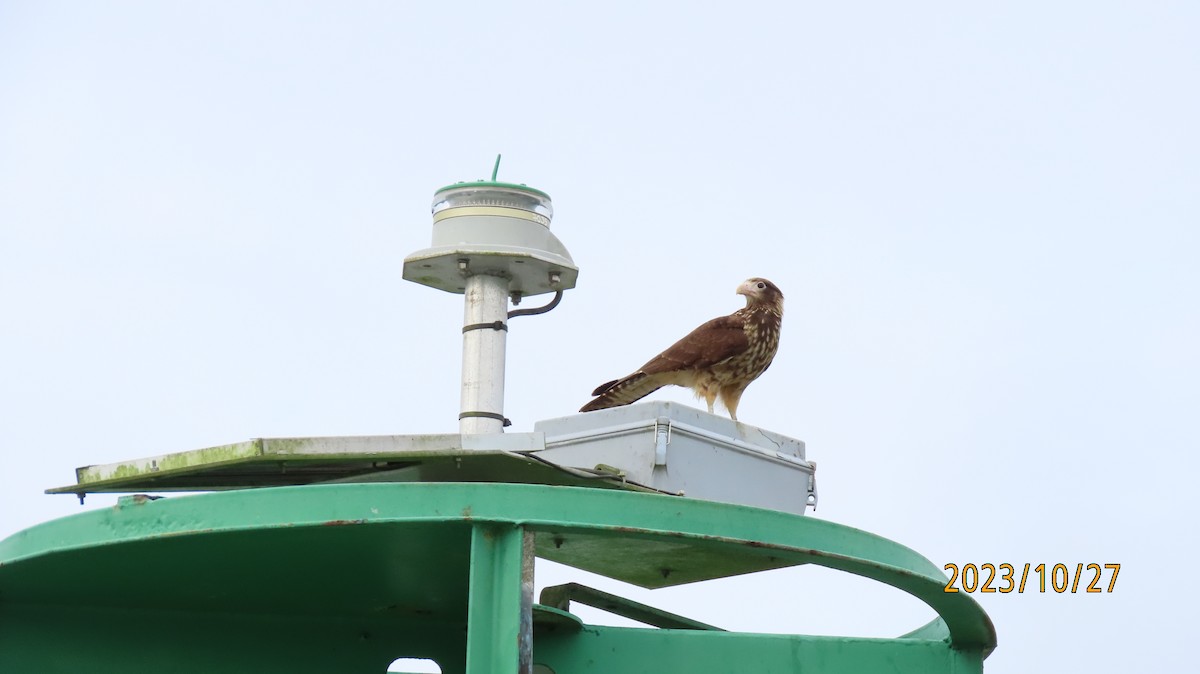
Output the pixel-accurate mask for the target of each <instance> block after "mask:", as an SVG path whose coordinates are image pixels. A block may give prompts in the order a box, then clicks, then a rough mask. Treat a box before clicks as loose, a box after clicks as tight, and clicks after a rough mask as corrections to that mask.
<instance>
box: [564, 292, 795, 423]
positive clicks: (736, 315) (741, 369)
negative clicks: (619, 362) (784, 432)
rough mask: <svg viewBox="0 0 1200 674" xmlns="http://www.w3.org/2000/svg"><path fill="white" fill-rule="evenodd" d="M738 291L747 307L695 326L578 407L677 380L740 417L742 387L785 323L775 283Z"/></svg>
mask: <svg viewBox="0 0 1200 674" xmlns="http://www.w3.org/2000/svg"><path fill="white" fill-rule="evenodd" d="M737 293H738V294H739V295H745V296H746V306H745V307H744V308H742V309H738V310H737V311H735V312H733V313H732V314H730V315H728V316H722V317H720V318H714V319H712V320H711V321H709V322H707V323H705V324H704V325H701V326H700V327H698V328H696V329H695V330H692V331H691V333H689V334H688V335H687V336H686V337H684V338H683V339H681V340H679V341H678V342H675V344H674V345H673V346H671V348H669V349H667V350H666V351H663V352H662V353H660V354H658V355H657V356H655V357H654V358H652V359H651V360H650V362H648V363H646V364H645V365H643V366H641V367H640V368H638V370H637V372H634V373H633V374H631V375H628V376H626V377H623V378H621V379H614V380H612V381H610V382H607V383H604V384H601V385H600V386H597V387H596V390H595V391H592V395H594V396H597V398H596V399H595V400H593V401H591V402H589V403H588V404H586V405H584V406H583V407H582V408H581V409H580V410H579V411H580V412H591V411H592V410H602V409H605V408H608V407H618V406H620V405H628V404H629V403H632V402H634V401H636V400H640V399H641V398H643V397H645V396H647V395H649V394H651V393H653V392H654V391H657V390H658V389H660V388H662V387H664V386H667V385H670V384H675V385H676V386H686V387H688V388H690V389H692V390H693V391H695V392H696V397H698V398H704V400H705V402H707V403H708V411H709V412H710V413H711V412H712V411H713V402H714V401H716V399H717V397H718V396H719V397H720V399H721V404H722V405H724V406H725V409H727V410H729V416H730V418H732V419H733V420H734V421H737V408H738V401H739V400H741V398H742V392H743V391H745V390H746V387H747V386H749V385H750V382H752V381H754V380H755V379H757V378H758V376H759V375H760V374H762V373H763V372H766V371H767V368H768V367H770V366H771V360H772V359H773V358H774V357H775V351H776V350H777V349H778V348H779V327H780V325H781V324H782V323H783V293H782V292H780V291H779V288H778V287H776V285H775V284H774V283H771V282H770V281H768V280H766V279H764V278H752V279H749V280H747V281H745V282H743V283H742V284H741V285H740V286H738V289H737Z"/></svg>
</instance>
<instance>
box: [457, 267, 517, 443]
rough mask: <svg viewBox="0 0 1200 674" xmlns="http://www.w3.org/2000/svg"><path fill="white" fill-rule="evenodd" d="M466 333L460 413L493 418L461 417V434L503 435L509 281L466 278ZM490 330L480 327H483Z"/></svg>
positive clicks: (464, 335) (483, 275)
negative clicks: (500, 327)
mask: <svg viewBox="0 0 1200 674" xmlns="http://www.w3.org/2000/svg"><path fill="white" fill-rule="evenodd" d="M464 297H465V298H466V313H465V316H464V318H463V327H464V328H473V329H470V330H466V331H465V332H464V333H463V366H462V405H461V409H460V411H461V412H465V413H479V412H483V413H485V414H491V415H494V416H495V418H492V417H489V416H467V417H461V418H460V419H459V422H458V430H459V432H460V433H464V434H466V433H472V434H474V433H503V432H504V421H503V419H504V347H505V343H506V341H507V337H508V331H507V330H506V329H501V330H496V329H495V328H493V327H492V326H493V325H497V324H500V325H504V326H505V328H507V323H508V279H505V278H502V277H500V276H490V275H487V274H478V275H475V276H469V277H467V286H466V292H465V293H464ZM484 325H486V326H487V327H479V326H484Z"/></svg>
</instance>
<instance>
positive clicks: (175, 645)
mask: <svg viewBox="0 0 1200 674" xmlns="http://www.w3.org/2000/svg"><path fill="white" fill-rule="evenodd" d="M496 162H497V163H496V166H495V167H494V168H493V171H492V180H491V181H477V182H473V183H459V184H456V185H450V186H447V187H445V188H443V189H441V190H438V191H437V193H435V197H434V203H433V206H432V213H433V221H434V232H433V241H432V246H431V247H430V248H427V249H423V250H421V251H418V252H416V253H414V254H412V255H410V256H408V257H407V258H406V259H405V261H404V269H403V277H404V278H405V279H407V280H409V281H413V282H415V283H420V284H422V285H426V286H429V287H432V288H436V289H439V290H443V291H445V292H448V293H453V294H461V295H463V296H464V308H465V312H464V321H463V322H464V325H463V327H462V332H461V334H462V339H463V370H462V398H461V406H460V407H461V409H460V413H459V416H458V419H459V433H455V434H439V435H385V436H362V437H326V438H260V439H256V440H252V441H249V442H241V443H235V444H231V445H222V446H219V447H209V448H205V449H198V450H192V451H187V452H177V453H174V454H164V455H160V456H154V457H148V458H144V459H138V460H134V461H122V462H118V463H112V464H107V465H98V466H85V467H83V468H79V469H78V470H77V472H76V483H75V484H74V485H70V486H66V487H61V488H58V489H51V490H49V491H50V493H60V494H75V495H78V496H79V498H80V500H81V501H82V500H83V499H84V497H85V496H86V495H87V494H92V493H98V492H99V493H103V492H115V493H126V494H133V495H127V496H122V497H120V498H119V500H118V501H117V504H116V505H115V506H112V507H104V508H100V509H97V510H91V511H87V512H82V513H80V514H78V515H74V516H71V517H65V518H62V519H59V520H55V521H51V522H47V523H45V524H42V525H39V526H35V527H32V528H30V529H27V530H25V531H21V532H19V533H17V534H15V535H13V536H11V537H9V538H7V539H5V540H3V541H0V673H2V674H7V673H9V672H13V673H21V674H25V673H36V674H58V673H62V674H81V673H83V672H88V673H93V672H100V673H104V672H120V673H121V674H149V673H152V672H153V673H159V672H172V673H176V674H192V673H200V672H204V673H209V672H254V673H255V674H306V673H316V672H322V673H327V672H339V673H341V674H358V673H364V674H365V673H371V674H381V673H382V672H384V671H387V670H388V669H389V666H390V665H391V664H392V663H393V662H395V661H397V660H398V659H401V658H420V659H429V660H433V661H435V662H437V663H438V665H439V667H440V668H441V671H442V672H443V673H445V674H535V673H536V674H608V673H621V674H640V673H645V674H650V673H654V674H684V673H686V674H718V673H720V674H725V673H729V672H738V673H742V672H745V673H757V674H843V673H844V674H851V673H853V674H862V673H868V672H887V673H889V674H917V673H921V674H927V673H946V674H971V673H973V672H981V671H982V669H983V660H984V658H986V657H987V655H988V653H990V652H991V650H992V649H993V648H994V647H995V644H996V635H995V631H994V630H993V628H992V625H991V622H990V621H989V620H988V617H987V615H986V614H984V612H983V610H982V609H981V608H980V607H979V605H978V604H976V603H975V601H974V600H972V599H971V598H970V597H969V596H968V595H966V594H964V593H953V594H948V593H946V592H944V587H945V585H946V580H947V579H946V577H945V575H944V574H943V573H942V570H941V569H940V568H939V567H937V566H936V565H934V564H933V563H931V562H929V561H928V560H926V559H925V558H923V557H921V556H920V555H918V554H917V553H915V552H913V551H912V550H909V549H908V548H905V547H903V546H901V545H898V544H896V543H893V542H891V541H888V540H886V539H883V538H880V537H878V536H874V535H872V534H869V533H866V532H863V531H859V530H856V529H852V528H850V527H845V526H840V525H837V524H833V523H831V522H826V521H822V520H817V519H813V518H810V517H804V516H803V515H804V513H805V512H806V510H807V509H808V508H809V507H815V506H816V503H817V492H816V482H815V480H816V464H815V462H811V461H809V460H808V458H807V455H806V454H805V447H804V443H803V442H801V441H799V440H796V439H793V438H788V437H786V436H782V435H780V434H778V433H773V432H770V431H767V430H765V429H761V428H756V427H753V426H750V425H748V424H744V423H740V422H736V421H733V420H730V419H723V418H720V417H718V416H715V415H712V414H709V413H705V412H701V411H700V410H695V409H691V408H687V407H684V406H680V405H677V404H673V403H663V402H657V403H639V404H634V405H629V406H623V407H619V408H613V409H608V410H600V411H596V412H590V413H588V414H574V415H568V416H566V417H560V418H557V419H549V420H543V421H540V422H537V424H535V426H534V430H533V431H532V432H525V433H504V432H503V430H504V428H505V427H507V426H509V425H510V420H509V419H508V418H507V417H505V415H504V377H505V343H506V342H505V340H506V339H507V334H508V330H509V325H508V321H510V320H511V319H513V318H516V317H519V316H531V315H538V314H543V313H546V312H547V311H550V310H551V309H553V308H554V307H555V306H556V305H557V303H558V301H559V300H560V299H561V298H562V295H563V291H565V290H569V289H571V288H573V287H574V286H575V283H576V281H577V279H578V273H579V270H578V268H577V267H576V266H575V264H574V262H573V260H572V258H571V256H570V254H569V253H568V251H567V249H566V247H565V246H564V245H562V242H560V241H559V240H558V239H557V238H556V237H555V236H554V235H553V234H552V233H551V232H550V229H549V227H550V222H551V219H552V217H553V208H552V206H551V202H550V197H549V195H548V194H546V193H545V192H542V191H540V190H535V189H533V188H530V187H528V186H526V185H521V184H512V183H499V182H496V174H497V171H498V169H499V157H497V160H496ZM548 293H554V296H555V298H554V300H553V301H551V302H550V303H549V304H547V305H545V306H542V307H538V308H535V309H522V310H513V311H509V310H508V304H509V303H510V302H511V303H512V304H513V305H516V304H518V303H519V302H520V300H521V299H522V298H523V297H531V296H536V295H539V294H548ZM209 490H211V491H214V492H216V493H208V494H199V495H189V496H179V497H171V498H161V499H160V498H157V497H152V496H147V495H146V494H144V493H135V492H152V493H159V492H187V491H209ZM537 557H541V558H544V559H548V560H553V561H556V562H560V563H562V564H566V565H568V566H572V567H575V568H578V569H583V570H586V571H590V572H594V573H597V574H601V575H603V576H607V577H609V578H614V579H618V580H621V581H625V582H628V583H633V584H635V585H639V586H641V587H645V588H662V587H669V586H675V585H680V584H684V583H703V582H704V581H709V580H713V579H717V578H724V577H728V576H734V575H739V574H747V573H755V572H760V571H766V570H769V569H778V568H784V567H791V566H797V565H800V564H815V565H819V566H823V567H828V568H832V569H838V570H841V571H845V572H848V573H852V574H857V575H859V576H863V577H866V578H870V579H873V580H876V581H878V582H881V583H885V584H887V585H890V586H892V587H895V588H898V589H900V590H903V591H904V592H907V593H909V594H910V595H912V596H914V597H916V598H918V599H920V600H921V601H923V602H925V603H926V604H927V605H929V606H930V607H931V608H933V610H934V611H936V613H937V615H938V618H937V619H935V620H934V621H933V622H931V623H929V624H927V625H924V626H922V627H918V628H916V629H914V630H913V631H911V632H909V633H908V634H905V635H903V636H899V637H896V638H889V639H879V638H848V637H846V638H843V637H825V636H806V635H772V634H747V633H736V632H729V631H725V630H723V629H721V628H719V627H716V626H713V625H708V624H705V623H702V622H699V621H697V620H693V619H690V618H687V617H685V616H680V615H675V614H672V613H668V612H666V611H662V610H659V609H657V608H654V607H653V606H648V605H645V604H641V603H638V602H633V601H630V600H628V599H624V598H621V597H618V596H615V595H612V594H609V593H606V592H601V591H599V590H595V589H592V588H588V587H584V586H581V585H578V584H575V583H568V584H565V585H560V586H556V587H548V588H544V589H543V590H542V593H541V596H540V597H537V598H535V597H534V560H535V559H536V558H537ZM572 603H577V604H586V605H590V606H594V607H599V608H602V609H604V610H607V611H609V612H612V613H616V614H618V615H622V616H625V617H627V618H631V619H633V620H635V621H638V622H641V623H643V624H645V625H647V627H645V628H617V627H607V626H601V625H590V624H585V623H584V622H583V621H582V620H580V619H579V617H577V616H576V615H574V614H573V613H571V606H572Z"/></svg>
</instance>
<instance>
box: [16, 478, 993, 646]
mask: <svg viewBox="0 0 1200 674" xmlns="http://www.w3.org/2000/svg"><path fill="white" fill-rule="evenodd" d="M481 522H491V523H496V524H507V525H514V526H515V525H519V526H523V527H526V528H527V529H528V530H530V531H533V532H535V534H536V545H537V554H538V556H541V557H545V558H548V559H554V560H556V561H561V562H564V563H566V564H569V565H572V566H576V567H579V568H583V569H586V570H589V571H594V572H596V573H601V574H604V575H608V576H610V577H614V578H618V579H621V580H625V581H628V582H634V583H639V584H642V585H647V586H653V587H661V586H669V585H676V584H679V583H680V582H692V581H695V580H702V579H705V578H713V577H720V576H724V575H732V574H734V573H745V572H748V571H751V570H756V569H758V568H775V567H779V566H790V565H795V564H802V563H811V564H818V565H821V566H826V567H830V568H835V569H841V570H844V571H848V572H850V573H855V574H858V575H861V576H864V577H868V578H873V579H875V580H879V581H881V582H884V583H887V584H889V585H892V586H894V587H897V588H899V589H901V590H904V591H905V592H908V593H909V594H911V595H913V596H915V597H917V598H918V599H920V600H922V601H924V602H925V603H926V604H928V605H929V606H930V607H932V608H933V609H934V610H935V611H936V612H937V613H938V615H939V616H941V618H942V619H943V620H944V621H945V623H946V625H947V627H948V630H949V638H950V642H951V643H952V644H953V645H954V646H955V647H957V648H965V649H977V650H982V651H985V652H986V651H988V650H990V649H991V647H992V646H993V645H994V643H995V633H994V631H993V629H992V627H991V623H990V622H989V621H988V619H987V616H986V615H985V614H984V613H983V611H982V610H981V609H980V608H979V606H978V605H977V604H976V603H975V602H974V601H973V600H972V599H971V598H970V597H968V596H967V595H966V594H965V593H956V594H947V593H945V592H943V591H942V589H943V587H944V586H945V583H946V579H945V575H944V574H943V573H942V570H941V569H940V568H939V567H937V566H936V565H934V564H933V563H932V562H929V561H928V560H926V559H925V558H923V557H921V556H920V555H918V554H917V553H915V552H913V551H912V550H909V549H908V548H905V547H904V546H901V545H899V544H897V543H894V542H892V541H888V540H886V539H883V538H880V537H878V536H874V535H872V534H869V533H866V532H862V531H857V530H855V529H852V528H849V527H845V526H840V525H837V524H834V523H831V522H827V521H822V520H818V519H813V518H804V517H798V516H795V515H790V514H787V513H782V512H775V511H769V510H763V509H757V508H747V507H742V506H730V505H724V504H718V503H711V502H707V501H700V500H692V499H678V498H672V497H665V496H658V495H653V494H637V493H630V492H623V491H615V490H598V489H578V488H571V487H548V486H540V485H517V484H458V483H442V484H438V483H432V484H427V483H417V484H344V485H311V486H305V487H284V488H277V489H258V490H244V491H234V492H226V493H221V494H203V495H198V496H189V497H182V498H166V499H161V500H158V501H147V502H144V503H142V504H141V505H130V506H125V507H117V508H105V509H103V510H96V511H90V512H85V513H81V514H79V515H76V516H72V517H67V518H63V519H60V520H55V521H52V522H48V523H46V524H42V525H40V526H36V527H32V528H30V529H26V530H25V531H22V532H20V533H18V534H15V535H13V536H11V537H9V538H8V539H5V540H4V541H2V542H0V597H2V598H3V599H4V601H6V602H7V601H34V602H47V601H60V602H63V603H68V604H69V603H75V602H77V601H78V598H79V597H86V598H88V600H89V601H94V602H97V603H101V604H104V603H109V604H117V605H125V606H129V605H131V604H132V605H137V604H138V603H139V602H141V603H147V604H151V605H155V604H159V603H167V604H169V605H171V606H176V607H188V606H193V605H196V606H209V607H210V608H217V607H225V608H228V609H230V610H233V609H236V608H237V607H239V606H244V605H247V604H248V605H251V606H259V605H264V604H265V605H271V606H277V605H288V606H294V607H302V606H309V607H311V610H323V609H321V608H319V607H321V606H322V604H323V603H332V604H335V605H339V606H343V607H344V609H345V610H351V609H354V610H367V609H368V608H369V607H379V606H380V605H381V603H382V606H387V605H390V604H397V605H398V606H399V605H407V603H406V602H410V601H411V599H404V600H403V601H401V600H400V599H399V597H395V598H392V599H389V595H390V594H391V593H390V592H380V591H379V588H380V587H387V588H395V589H396V590H397V594H398V595H399V596H404V597H409V596H410V595H411V596H415V597H425V596H427V595H429V593H432V595H430V596H432V597H437V598H441V601H442V602H443V603H441V604H436V605H435V606H434V608H436V609H437V610H439V611H443V612H450V613H453V612H454V611H455V610H457V611H458V612H459V613H457V614H456V615H459V616H460V617H461V616H462V615H463V614H462V612H463V611H465V595H464V594H462V592H463V591H462V590H459V589H455V588H456V587H457V585H455V583H457V582H458V577H457V574H456V573H454V572H450V571H448V570H449V569H452V568H453V566H452V564H450V563H449V562H448V561H447V560H453V559H456V558H457V559H465V557H464V555H465V554H466V551H467V550H469V547H467V546H468V542H469V527H470V526H472V525H474V524H477V523H481ZM579 540H592V541H603V542H604V543H605V545H577V542H578V541H579ZM397 555H398V556H399V559H401V560H402V561H403V562H404V564H402V565H396V564H394V563H392V562H391V561H388V560H389V558H393V557H396V556H397ZM214 557H218V558H219V559H221V560H222V562H223V565H222V566H221V567H220V568H219V569H214V568H209V567H208V565H209V564H210V563H211V561H210V560H212V559H213V558H214ZM130 559H137V560H138V563H137V565H136V566H135V567H131V566H130V565H129V560H130ZM271 559H274V560H276V563H275V564H271V563H269V560H271ZM339 559H340V560H347V561H349V560H355V563H356V564H361V566H362V568H361V569H360V568H356V569H355V573H352V574H331V572H330V570H332V569H337V568H340V567H339V565H338V563H337V562H336V561H335V560H339ZM406 566H407V567H408V568H407V569H406V568H405V567H406ZM443 567H445V569H443ZM202 569H203V570H204V572H203V573H200V574H197V572H199V571H200V570H202ZM322 570H324V571H323V572H322ZM414 571H415V573H414ZM180 574H183V575H184V577H186V578H188V581H187V582H186V583H179V582H178V579H179V578H180ZM281 574H282V575H281ZM314 576H321V577H323V580H322V582H321V583H319V584H312V583H306V582H304V580H305V579H308V578H311V577H314ZM327 576H328V577H327ZM289 579H290V580H289ZM439 579H446V581H445V583H444V584H440V583H439ZM451 579H452V580H451ZM297 586H308V590H306V592H305V593H304V595H302V596H299V595H297V594H296V593H295V592H294V588H295V587H297ZM164 587H170V588H172V594H171V595H170V596H169V597H168V596H166V595H164V594H163V593H162V588H164ZM439 588H440V589H439ZM435 590H436V591H435ZM314 595H315V600H314ZM453 597H459V600H453V599H452V598H453ZM423 601H424V600H423ZM446 602H448V603H446ZM456 606H457V609H455V607H456ZM288 610H292V609H291V608H289V609H288ZM414 610H415V609H414Z"/></svg>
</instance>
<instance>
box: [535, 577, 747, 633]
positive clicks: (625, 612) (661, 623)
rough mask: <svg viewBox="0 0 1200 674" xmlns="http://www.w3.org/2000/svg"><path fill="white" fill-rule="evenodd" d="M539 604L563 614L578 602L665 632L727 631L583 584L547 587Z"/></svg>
mask: <svg viewBox="0 0 1200 674" xmlns="http://www.w3.org/2000/svg"><path fill="white" fill-rule="evenodd" d="M538 601H539V602H540V603H541V604H542V605H544V606H551V607H554V608H557V609H561V610H563V611H567V610H570V608H571V602H576V603H578V604H583V605H584V606H591V607H593V608H598V609H602V610H605V611H608V612H609V613H612V614H614V615H619V616H621V617H623V618H629V619H630V620H636V621H638V622H640V623H644V624H646V625H650V626H651V627H660V628H662V629H671V630H715V631H718V632H723V631H724V630H722V629H721V628H720V627H714V626H712V625H709V624H707V623H702V622H700V621H699V620H692V619H691V618H688V617H685V616H681V615H679V614H677V613H671V612H669V611H664V610H662V609H660V608H654V607H653V606H647V605H646V604H642V603H640V602H636V601H633V600H632V599H626V598H624V597H619V596H617V595H615V594H611V593H608V592H604V591H603V590H597V589H596V588H594V587H588V586H586V585H580V584H579V583H566V584H565V585H555V586H553V587H547V588H543V589H542V594H541V595H540V597H539V598H538Z"/></svg>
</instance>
